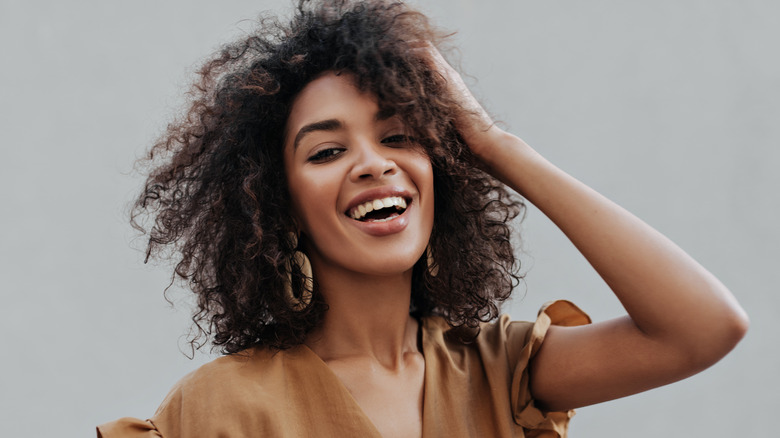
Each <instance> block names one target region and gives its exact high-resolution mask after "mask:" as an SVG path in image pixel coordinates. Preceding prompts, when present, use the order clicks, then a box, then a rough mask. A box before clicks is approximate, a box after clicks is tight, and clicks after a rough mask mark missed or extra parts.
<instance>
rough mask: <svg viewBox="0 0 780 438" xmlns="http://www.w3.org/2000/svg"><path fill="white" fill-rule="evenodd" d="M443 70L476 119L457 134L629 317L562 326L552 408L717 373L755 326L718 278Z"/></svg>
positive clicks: (556, 333) (545, 355)
mask: <svg viewBox="0 0 780 438" xmlns="http://www.w3.org/2000/svg"><path fill="white" fill-rule="evenodd" d="M431 56H432V58H433V63H434V64H435V65H436V68H437V69H438V70H439V72H440V73H441V74H442V75H443V76H444V77H445V79H446V80H447V81H448V83H449V84H450V91H451V92H453V93H456V96H457V98H458V99H459V100H461V102H462V104H463V105H464V107H466V108H468V109H470V110H471V113H472V114H471V115H470V116H468V117H464V118H463V120H457V121H456V123H457V127H458V129H459V131H460V132H461V134H462V135H463V137H464V139H465V140H466V141H467V143H468V144H469V147H470V148H471V150H472V151H473V152H474V153H475V154H476V155H477V156H478V157H479V158H480V159H481V161H482V163H483V164H484V166H485V168H486V169H487V170H488V171H489V172H491V173H492V174H493V175H494V176H495V177H496V178H498V179H500V180H501V181H503V182H504V183H506V184H507V185H508V186H510V187H512V188H513V189H514V190H516V191H517V192H518V193H520V194H521V195H523V196H524V197H525V198H526V199H528V200H529V201H530V202H532V203H533V204H534V205H536V206H537V207H538V208H539V209H540V210H541V211H542V212H543V213H544V214H545V215H546V216H547V217H548V218H550V220H552V221H553V222H554V223H555V224H556V225H557V226H558V227H559V228H560V229H561V231H563V232H564V233H565V234H566V236H567V237H568V238H569V239H570V240H571V241H572V243H574V245H575V246H576V247H577V248H578V249H579V251H580V252H582V254H583V255H584V256H585V258H586V259H587V260H588V262H590V264H591V265H592V266H593V267H594V268H595V269H596V271H597V272H598V273H599V275H600V276H601V277H602V278H603V279H604V281H605V282H606V283H607V285H608V286H609V287H610V288H611V289H612V291H613V292H614V293H615V295H616V296H617V298H618V299H619V300H620V302H621V303H622V305H623V307H624V308H625V309H626V311H627V313H628V314H627V315H626V316H624V317H621V318H617V319H613V320H610V321H605V322H601V323H596V324H592V325H590V326H583V327H552V328H551V329H550V331H549V332H548V335H547V338H546V340H545V342H544V344H543V346H542V348H541V349H540V351H539V353H538V354H537V356H536V357H535V358H534V360H533V362H532V363H531V368H530V372H531V390H532V391H533V393H534V394H535V398H537V399H538V400H539V401H540V402H541V403H542V404H543V405H544V407H546V408H548V409H551V410H563V409H570V408H575V407H580V406H585V405H590V404H594V403H599V402H602V401H606V400H612V399H615V398H619V397H623V396H626V395H630V394H635V393H637V392H641V391H644V390H647V389H650V388H654V387H657V386H661V385H664V384H667V383H670V382H673V381H676V380H680V379H682V378H685V377H688V376H690V375H692V374H695V373H696V372H699V371H701V370H703V369H704V368H706V367H708V366H710V365H712V364H714V363H715V362H717V361H718V360H719V359H720V358H722V357H723V356H724V355H725V354H726V353H728V352H729V351H730V350H731V349H732V348H733V347H734V346H735V345H736V343H737V342H738V341H739V340H740V339H741V338H742V337H743V336H744V334H745V332H746V330H747V326H748V319H747V316H746V314H745V312H744V311H743V310H742V308H741V307H740V306H739V304H738V303H737V301H736V300H735V298H734V297H733V296H732V295H731V293H730V292H729V291H728V290H727V289H726V287H725V286H724V285H723V284H722V283H720V281H718V279H717V278H715V277H714V276H713V275H712V274H710V273H709V272H708V271H707V270H705V269H704V268H703V267H702V266H701V265H699V264H698V263H697V262H696V261H695V260H693V259H692V258H691V257H690V256H688V254H686V253H685V252H684V251H682V250H681V249H680V248H679V247H677V246H676V245H675V244H674V243H672V242H671V241H670V240H668V239H667V238H666V237H664V236H663V235H661V234H660V233H659V232H657V231H656V230H654V229H653V228H651V227H650V226H648V225H647V224H645V223H644V222H642V221H641V220H640V219H638V218H637V217H635V216H633V215H632V214H631V213H629V212H628V211H626V210H624V209H623V208H621V207H620V206H618V205H617V204H615V203H613V202H611V201H609V200H608V199H606V198H605V197H603V196H601V195H600V194H598V193H597V192H595V191H594V190H592V189H590V188H589V187H587V186H586V185H584V184H583V183H581V182H579V181H577V180H576V179H574V178H573V177H571V176H569V175H568V174H566V173H564V172H563V171H561V170H560V169H558V168H557V167H555V166H554V165H552V164H551V163H550V162H548V161H547V160H545V159H544V158H543V157H542V156H540V155H539V154H538V153H536V151H534V150H533V149H532V148H531V147H530V146H528V145H527V144H526V143H525V142H523V141H522V140H520V139H519V138H517V137H515V136H514V135H511V134H509V133H506V132H504V131H502V130H501V129H499V128H498V127H496V126H495V125H494V124H493V122H492V120H490V118H489V117H488V116H487V114H486V113H485V111H484V110H483V109H482V108H481V107H480V106H479V104H478V103H477V102H476V100H475V99H474V98H473V97H472V95H471V93H470V92H469V91H468V89H467V88H466V87H465V85H464V84H463V81H462V80H461V78H460V76H459V75H458V74H457V73H456V72H455V71H454V70H453V69H452V68H451V67H450V66H449V65H448V64H447V63H446V61H444V59H443V58H441V55H439V54H438V52H435V51H432V55H431Z"/></svg>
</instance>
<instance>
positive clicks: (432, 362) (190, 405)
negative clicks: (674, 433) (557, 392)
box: [97, 301, 590, 438]
mask: <svg viewBox="0 0 780 438" xmlns="http://www.w3.org/2000/svg"><path fill="white" fill-rule="evenodd" d="M589 322H590V319H589V318H588V316H587V315H586V314H585V313H583V312H582V311H581V310H580V309H578V308H577V307H576V306H575V305H574V304H572V303H570V302H568V301H556V302H553V303H551V304H548V305H546V306H545V307H543V308H542V310H540V312H539V317H538V318H537V320H536V322H535V323H530V322H511V321H509V317H508V316H507V315H503V316H502V317H501V318H499V320H498V321H496V322H494V323H490V324H484V325H483V326H482V328H481V331H480V333H479V335H478V336H477V339H476V341H475V342H472V343H470V344H464V343H461V342H458V341H456V340H453V339H450V338H449V337H447V336H445V333H446V332H447V330H449V328H450V327H449V325H448V324H447V322H446V321H445V320H444V319H442V318H439V317H430V318H425V319H423V324H422V328H421V330H422V333H421V335H422V349H423V355H424V356H425V383H424V389H423V437H425V438H432V437H560V438H565V437H566V430H567V428H568V423H569V419H570V418H571V416H572V415H574V411H568V412H545V411H542V410H540V409H538V408H537V407H535V406H534V400H533V397H532V395H531V393H530V391H529V383H528V363H529V361H530V359H531V358H532V357H533V356H534V354H535V353H536V351H538V350H539V347H540V346H541V344H542V341H543V340H544V336H545V333H546V332H547V329H548V327H549V326H550V324H556V325H563V326H573V325H582V324H587V323H589ZM97 432H98V437H103V438H142V437H165V438H197V437H204V438H205V437H208V438H213V437H309V436H316V437H339V438H342V437H376V438H380V435H379V432H378V431H377V430H376V428H375V427H374V425H373V424H372V423H371V421H370V420H369V419H368V417H367V416H366V415H365V414H364V413H363V411H362V410H361V409H360V407H359V406H358V404H357V402H355V400H354V398H352V395H351V394H350V393H349V391H348V390H347V389H346V388H345V387H344V385H343V384H342V383H341V381H340V380H339V379H338V377H336V375H335V374H334V373H333V372H332V371H331V370H330V368H328V366H327V365H326V364H325V363H324V362H323V361H322V360H321V359H320V358H319V356H317V355H316V354H315V353H314V352H313V351H312V350H310V349H309V348H308V347H306V346H305V345H300V346H298V347H294V348H291V349H289V350H284V351H278V352H272V351H269V350H266V349H262V348H254V349H249V350H246V352H245V353H242V354H235V355H229V356H224V357H220V358H218V359H216V360H214V361H212V362H210V363H208V364H206V365H204V366H202V367H201V368H199V369H197V370H196V371H194V372H192V373H190V374H188V375H187V376H185V377H184V378H183V379H182V380H181V381H179V382H178V383H177V384H176V386H174V387H173V389H172V390H171V392H170V393H169V394H168V396H167V397H166V398H165V400H164V401H163V403H162V404H161V405H160V407H159V408H158V409H157V412H156V413H155V414H154V416H153V417H152V418H151V419H149V420H146V421H141V420H138V419H135V418H122V419H119V420H116V421H113V422H110V423H106V424H103V425H101V426H98V428H97Z"/></svg>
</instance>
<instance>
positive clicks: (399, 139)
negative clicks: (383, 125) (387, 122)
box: [382, 134, 414, 146]
mask: <svg viewBox="0 0 780 438" xmlns="http://www.w3.org/2000/svg"><path fill="white" fill-rule="evenodd" d="M413 142H414V138H412V137H409V136H408V135H403V134H396V135H391V136H388V137H385V138H383V139H382V144H388V145H398V146H402V145H405V144H410V143H413Z"/></svg>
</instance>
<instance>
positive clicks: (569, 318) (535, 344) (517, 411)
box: [507, 300, 590, 438]
mask: <svg viewBox="0 0 780 438" xmlns="http://www.w3.org/2000/svg"><path fill="white" fill-rule="evenodd" d="M589 323H590V317H588V315H587V314H586V313H585V312H583V311H582V310H580V309H579V308H578V307H577V306H575V305H574V304H572V303H571V302H569V301H564V300H561V301H554V302H551V303H547V304H546V305H545V306H543V307H542V309H541V310H540V311H539V315H538V317H537V319H536V322H534V323H533V326H532V327H531V328H530V330H529V329H528V327H527V324H528V323H509V324H508V326H507V341H508V342H507V356H508V359H509V362H510V364H514V373H513V375H512V389H511V394H512V399H511V403H512V413H513V415H514V419H515V422H516V423H517V424H519V425H520V426H522V427H523V428H524V429H526V430H527V432H526V437H529V438H530V437H538V438H542V437H545V438H546V437H550V438H559V437H561V438H562V437H565V436H566V431H567V429H568V425H569V419H570V418H571V417H572V416H573V415H574V411H573V410H571V411H565V412H547V411H544V410H541V409H539V408H538V407H537V406H536V403H535V402H534V397H533V394H531V389H530V381H529V380H530V379H529V373H528V364H529V363H530V361H531V359H532V358H533V357H534V356H535V355H536V353H537V352H538V351H539V348H540V347H541V346H542V342H544V337H545V335H546V334H547V330H548V329H549V328H550V326H551V325H559V326H578V325H584V324H589ZM518 337H523V338H524V339H517V338H518Z"/></svg>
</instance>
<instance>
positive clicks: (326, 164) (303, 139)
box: [285, 73, 433, 437]
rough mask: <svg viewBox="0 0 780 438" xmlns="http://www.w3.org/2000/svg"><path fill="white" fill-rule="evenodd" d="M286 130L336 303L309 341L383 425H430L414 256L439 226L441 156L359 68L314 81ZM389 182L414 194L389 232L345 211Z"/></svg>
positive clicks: (295, 180)
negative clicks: (385, 105) (414, 306)
mask: <svg viewBox="0 0 780 438" xmlns="http://www.w3.org/2000/svg"><path fill="white" fill-rule="evenodd" d="M377 116H379V117H377ZM333 121H335V122H337V123H333ZM286 134H287V135H286V137H287V140H286V142H285V170H286V173H287V178H288V185H289V189H290V194H291V198H292V200H293V209H294V217H295V218H296V222H297V223H298V227H299V230H300V233H301V236H302V242H303V245H304V251H305V252H306V254H307V255H308V256H309V259H310V260H311V265H312V271H313V274H314V278H316V280H317V287H318V290H319V292H320V293H321V294H322V295H323V296H324V297H325V299H326V301H327V303H328V306H329V310H328V312H327V313H326V315H325V319H324V321H323V324H322V326H321V327H320V328H319V329H318V330H317V331H315V332H314V333H312V334H311V335H310V336H308V338H307V340H306V344H307V345H308V346H309V348H311V349H312V350H313V351H314V352H315V353H316V354H317V355H319V356H320V358H322V360H323V361H324V362H325V363H326V364H327V365H328V366H329V367H330V368H331V370H333V372H334V373H335V374H336V376H338V377H339V379H340V380H341V381H342V383H343V384H344V386H345V387H346V388H347V389H348V390H349V392H350V393H351V394H352V396H353V397H354V399H355V401H356V402H357V403H358V405H359V406H360V407H361V408H362V409H363V411H364V413H365V414H366V415H367V416H368V418H369V419H370V420H371V421H372V422H373V423H374V425H375V426H376V428H377V430H378V431H379V432H380V433H381V434H382V436H384V437H409V436H420V435H421V433H422V419H421V412H422V388H423V375H424V370H425V361H424V359H423V356H422V354H421V353H420V350H419V348H418V345H417V344H418V343H417V332H418V323H417V321H416V320H415V319H414V318H412V317H410V316H409V304H410V298H411V285H412V267H413V266H414V264H415V262H416V261H417V260H418V259H419V258H420V256H421V255H422V254H423V252H424V251H425V248H426V247H427V245H428V239H429V237H430V234H431V229H432V227H433V172H432V169H431V163H430V160H429V159H428V157H427V156H426V155H425V154H424V153H422V151H421V150H420V148H419V147H417V146H415V145H414V144H410V143H409V142H407V141H405V136H404V126H403V124H401V123H400V121H399V120H398V119H396V118H393V117H390V118H387V117H386V116H385V115H382V114H381V113H380V112H379V107H378V105H377V101H376V98H375V97H374V96H372V95H370V94H365V93H361V92H359V91H358V90H357V88H356V87H355V86H354V85H353V80H352V78H351V76H349V75H341V76H337V75H335V74H333V73H326V74H324V75H322V76H320V77H319V78H317V79H315V80H313V81H312V82H311V83H309V84H308V85H307V86H306V87H305V88H304V89H303V90H302V91H301V93H300V94H299V95H298V96H297V97H296V100H295V101H294V102H293V106H292V110H291V114H290V117H289V119H288V123H287V131H286ZM296 140H297V141H296ZM388 188H395V189H402V190H403V191H404V192H405V193H407V194H408V197H409V201H410V203H409V206H408V208H407V210H406V211H405V212H404V214H403V215H402V216H401V217H399V218H397V219H395V220H394V221H391V222H397V223H399V224H400V225H396V228H401V226H402V229H400V230H391V231H393V232H391V233H385V234H384V235H381V236H377V235H374V234H372V232H375V231H376V230H374V229H368V230H366V229H365V227H364V226H363V225H364V224H361V223H359V222H357V221H355V220H354V219H352V218H350V217H348V216H347V215H346V214H345V212H346V211H347V210H348V209H349V207H350V205H351V204H352V203H353V202H354V200H355V199H359V198H360V197H362V196H364V195H365V194H367V193H368V194H371V193H376V192H375V190H377V189H379V190H386V189H388ZM382 226H383V225H379V226H378V227H375V228H381V227H382ZM367 231H368V232H367ZM379 231H382V232H384V231H383V230H381V229H380V230H379Z"/></svg>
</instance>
